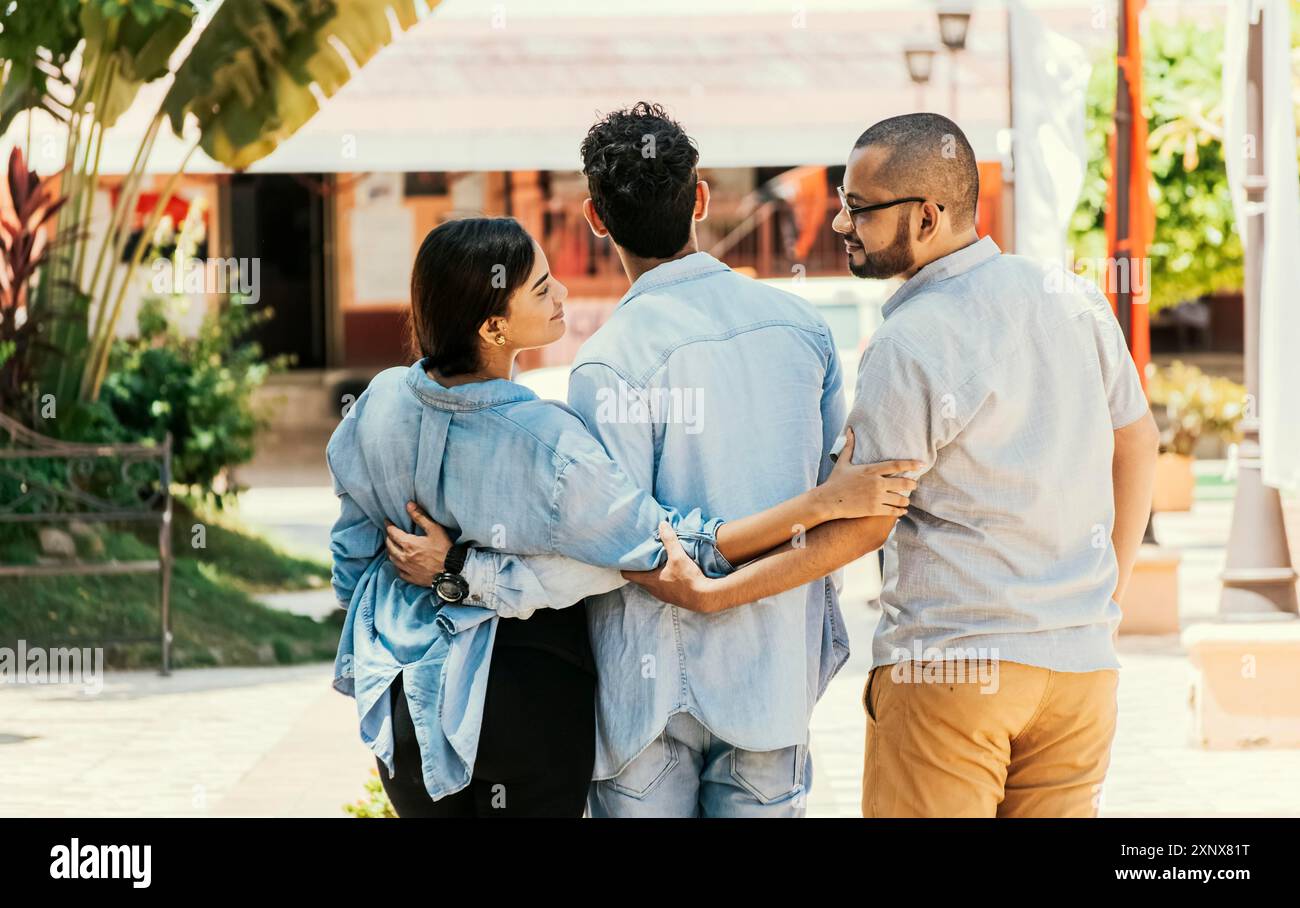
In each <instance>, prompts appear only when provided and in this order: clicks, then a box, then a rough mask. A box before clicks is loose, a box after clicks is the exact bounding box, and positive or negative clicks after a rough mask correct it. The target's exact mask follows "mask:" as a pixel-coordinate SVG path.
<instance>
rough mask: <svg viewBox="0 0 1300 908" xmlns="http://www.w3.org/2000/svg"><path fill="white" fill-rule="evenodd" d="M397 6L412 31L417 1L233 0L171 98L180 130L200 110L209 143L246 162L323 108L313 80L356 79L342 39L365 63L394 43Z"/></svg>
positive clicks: (334, 85)
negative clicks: (343, 51) (342, 49)
mask: <svg viewBox="0 0 1300 908" xmlns="http://www.w3.org/2000/svg"><path fill="white" fill-rule="evenodd" d="M425 5H426V6H428V7H430V8H432V7H433V6H436V5H437V0H426V4H425ZM390 11H391V12H392V14H393V16H394V18H395V19H396V20H397V24H398V26H399V27H400V28H401V29H403V30H405V29H407V28H410V27H411V26H412V25H414V24H415V22H416V20H417V18H418V16H417V14H416V8H415V0H225V2H224V3H223V4H222V6H221V8H220V9H218V10H217V12H216V13H215V14H214V15H213V17H212V20H211V21H210V22H209V23H208V25H207V27H206V28H205V29H204V30H203V34H201V35H200V36H199V38H198V40H197V41H196V42H195V44H194V47H193V49H192V50H191V51H190V54H189V56H188V57H187V58H186V59H185V62H184V63H182V64H181V65H180V67H179V68H178V69H177V71H176V78H175V81H174V82H173V83H172V87H171V90H170V91H169V92H168V93H167V97H166V98H165V99H164V100H163V111H164V112H165V113H166V114H167V116H168V117H169V118H170V121H171V127H172V130H173V131H174V132H175V133H176V134H177V135H178V136H179V135H181V134H182V130H183V128H184V125H185V118H186V116H187V115H188V114H193V115H194V116H195V117H196V118H197V120H198V123H199V127H200V129H201V136H202V137H201V140H200V146H201V147H202V148H203V150H204V151H205V152H207V154H208V155H209V156H210V157H212V158H213V159H215V160H217V161H220V162H221V163H223V164H225V165H226V166H228V167H231V168H234V169H236V170H243V169H244V168H246V167H248V166H249V165H250V164H252V163H254V162H255V161H258V160H260V159H261V158H263V157H265V156H266V155H268V154H270V153H271V152H272V151H274V150H275V148H276V146H278V145H279V144H280V143H281V142H283V141H284V140H285V139H287V138H289V136H291V135H293V134H294V133H295V132H297V131H298V129H299V128H301V127H302V125H303V124H305V123H306V122H307V121H308V120H310V119H311V118H312V116H314V115H315V113H316V111H317V109H318V107H319V105H318V104H317V101H316V95H315V93H314V92H313V90H312V86H313V85H315V86H316V87H317V88H318V89H319V91H320V93H321V94H323V95H324V96H325V97H327V98H328V97H331V96H332V95H333V94H334V93H335V92H336V91H338V90H339V89H340V88H342V87H343V85H345V84H346V83H347V81H348V79H349V78H350V77H351V75H352V71H351V69H350V68H349V65H348V61H347V60H346V58H345V57H344V56H343V55H341V54H340V53H339V51H338V50H337V49H336V48H335V46H334V42H339V43H341V44H342V45H343V46H344V47H346V48H347V52H348V55H349V56H351V58H352V60H353V61H354V62H355V63H356V65H357V66H364V65H365V64H366V63H367V62H368V61H369V60H370V58H371V57H373V56H374V55H375V54H376V53H378V52H379V51H380V50H381V49H382V48H384V47H385V46H387V45H388V44H389V43H391V42H392V40H393V37H394V35H393V32H392V29H391V27H390V23H389V12H390Z"/></svg>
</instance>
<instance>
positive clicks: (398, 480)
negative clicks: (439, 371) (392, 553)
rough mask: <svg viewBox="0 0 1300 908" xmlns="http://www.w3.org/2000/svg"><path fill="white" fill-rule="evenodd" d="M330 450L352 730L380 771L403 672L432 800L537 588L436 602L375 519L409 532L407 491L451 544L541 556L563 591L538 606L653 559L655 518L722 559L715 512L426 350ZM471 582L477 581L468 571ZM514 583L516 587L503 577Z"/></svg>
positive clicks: (576, 424)
mask: <svg viewBox="0 0 1300 908" xmlns="http://www.w3.org/2000/svg"><path fill="white" fill-rule="evenodd" d="M328 459H329V465H330V472H331V473H332V475H333V477H334V489H335V492H336V494H337V495H338V496H339V501H340V515H339V519H338V521H337V522H336V523H335V525H334V529H333V532H332V535H331V542H330V549H331V552H332V553H333V556H334V572H333V585H334V590H335V594H336V595H337V597H338V600H339V604H340V605H341V606H342V607H344V608H346V609H347V618H346V620H345V623H344V627H343V634H342V638H341V640H340V641H339V650H338V657H337V659H336V661H335V670H334V674H335V680H334V686H335V687H336V688H337V689H338V690H340V691H342V692H343V693H345V694H348V695H349V696H353V697H355V698H356V701H357V714H358V716H359V718H360V722H361V737H362V739H363V740H364V741H365V742H366V744H367V745H368V746H369V747H370V748H371V749H372V750H373V751H374V752H375V754H376V755H377V756H379V757H380V758H381V759H382V760H383V761H384V763H385V764H386V765H387V766H388V769H389V772H390V773H391V772H392V771H393V733H392V722H391V711H390V698H389V696H388V689H389V687H390V685H391V684H392V682H393V679H394V678H395V677H396V676H397V674H398V672H401V673H402V678H403V685H404V688H405V695H406V699H407V703H408V705H409V706H410V711H411V718H412V720H413V722H414V724H415V731H416V737H417V739H418V740H419V742H420V753H421V756H422V758H423V769H424V783H425V787H426V788H427V789H428V791H429V794H430V795H432V796H433V797H434V798H439V797H442V796H445V795H448V794H451V793H453V792H455V791H458V790H460V789H461V788H463V787H464V786H465V785H467V784H468V783H469V780H470V778H471V775H472V773H473V767H474V759H475V756H476V755H477V753H478V741H479V728H480V726H481V724H482V719H483V700H484V695H485V694H486V691H487V678H488V671H489V667H490V665H491V656H492V646H493V641H494V639H495V636H496V626H497V621H498V619H500V620H510V621H518V620H525V619H526V618H527V617H528V615H530V614H531V613H532V608H531V607H527V606H525V605H522V603H525V602H526V601H529V600H532V601H534V602H535V601H536V599H537V593H536V590H535V589H534V588H532V587H529V586H528V585H527V584H528V583H535V582H536V581H535V580H533V578H532V575H531V574H529V573H526V572H514V573H512V572H509V571H505V572H501V573H499V574H497V575H496V576H494V589H495V593H496V596H497V597H498V599H499V600H500V601H498V602H496V603H494V606H495V607H494V608H485V607H483V605H482V604H481V600H479V601H478V602H476V601H475V600H473V599H471V600H468V601H467V602H466V603H463V604H458V605H443V604H441V603H440V601H439V600H437V599H436V597H435V596H434V595H433V593H432V591H431V590H429V589H428V588H426V587H415V586H411V585H410V584H408V583H406V582H404V581H403V580H401V578H399V577H398V576H397V572H396V570H395V569H394V568H393V566H392V563H391V562H390V561H389V560H388V554H387V551H386V550H385V548H384V521H385V520H386V519H387V520H390V521H392V522H393V523H394V524H396V525H397V526H399V527H402V528H403V529H405V530H406V531H408V532H411V531H412V526H411V520H410V517H409V515H408V514H407V513H406V503H407V502H408V501H416V502H418V503H419V504H420V506H421V507H423V508H424V510H425V511H426V512H427V513H428V514H429V515H430V516H431V517H432V518H433V519H434V520H436V521H437V522H438V523H440V524H442V525H443V526H444V527H446V528H447V529H448V532H449V533H450V534H451V536H452V538H454V539H456V540H457V541H459V542H464V543H468V544H471V545H474V546H482V547H491V546H497V547H505V548H508V549H509V550H510V551H512V552H520V553H525V554H530V555H536V556H538V557H540V558H543V559H550V560H551V564H552V567H553V569H563V570H564V572H565V574H566V576H567V577H568V578H569V579H570V582H571V591H572V595H571V596H570V598H566V599H555V600H553V601H551V602H549V603H547V604H548V605H549V606H551V607H554V608H562V607H565V606H569V605H573V604H574V603H576V602H578V601H579V600H581V599H582V598H583V597H584V596H586V595H589V594H593V593H601V592H605V591H607V590H610V589H613V588H615V587H617V586H620V585H622V584H623V578H622V576H621V575H620V574H619V570H621V569H626V570H648V569H650V568H653V567H656V566H658V564H659V563H660V562H661V561H662V558H663V546H662V544H661V543H660V542H659V540H658V539H657V538H656V532H657V530H658V526H659V522H660V521H661V520H664V519H667V520H669V521H670V522H671V523H672V524H673V526H674V528H675V529H676V531H677V533H678V534H679V536H681V537H682V540H683V543H684V545H685V547H686V549H687V551H688V552H689V553H690V554H691V556H692V557H693V558H695V560H696V561H697V562H698V563H699V564H700V566H701V567H702V568H703V569H704V570H705V571H706V572H707V573H709V574H710V575H712V576H718V575H720V574H722V573H725V572H726V571H729V570H730V565H728V564H727V563H726V560H725V559H723V557H722V555H721V554H720V553H719V552H718V551H717V547H716V533H717V528H718V526H719V524H720V523H721V520H720V519H718V518H712V519H707V518H705V517H704V516H703V515H702V514H701V513H700V511H699V510H691V511H690V512H688V513H685V514H679V513H678V512H677V511H675V510H672V509H668V510H666V511H665V510H664V509H661V508H660V507H659V505H658V504H657V503H656V502H655V500H654V499H653V498H651V497H650V495H649V494H648V493H647V492H645V491H643V488H646V487H647V486H642V485H638V484H635V483H633V482H632V481H631V480H630V479H629V478H628V477H627V476H626V475H625V474H624V473H622V472H621V471H620V470H619V469H618V468H617V467H616V466H615V465H614V463H613V462H612V461H611V460H610V459H609V457H608V455H607V454H606V453H605V450H604V449H603V448H602V447H601V445H600V443H599V442H598V441H597V440H596V439H594V438H593V437H592V436H591V434H590V433H589V432H588V431H587V429H586V427H585V426H584V425H583V423H582V420H581V419H579V418H578V417H577V416H576V415H575V414H574V413H573V412H572V411H571V410H569V408H568V407H566V406H565V405H564V404H562V403H556V402H554V401H542V400H538V399H537V396H536V395H535V394H534V393H533V392H532V391H530V390H528V389H527V388H525V387H523V386H522V385H518V384H515V383H513V382H509V381H503V380H493V381H485V382H476V383H471V384H464V385H459V386H456V387H451V388H444V387H443V386H441V385H440V384H438V383H437V382H435V381H433V380H432V379H431V378H429V376H428V375H427V374H426V373H425V371H424V368H423V363H415V364H414V365H412V366H410V367H409V368H396V369H388V370H386V371H384V372H381V373H380V374H379V375H378V376H376V377H375V379H374V380H373V381H372V382H371V383H370V386H369V387H368V388H367V389H366V391H365V393H363V394H362V395H361V397H360V398H359V399H358V400H357V401H356V403H355V404H353V405H352V407H351V409H350V410H349V411H348V413H347V416H346V417H345V418H344V419H343V421H342V422H341V423H340V425H339V427H338V428H337V429H336V430H335V432H334V435H333V437H332V438H331V439H330V442H329V448H328ZM489 554H490V552H489ZM482 557H483V555H482V554H481V555H480V559H481V558H482ZM571 559H580V561H574V560H571ZM469 579H470V581H471V583H477V580H476V578H475V576H474V574H473V573H472V572H471V573H470V575H469ZM516 580H518V581H519V582H521V583H523V584H524V586H522V587H520V588H515V587H512V583H514V582H515V581H516ZM511 601H513V602H515V603H519V604H520V605H519V607H515V608H511V607H510V606H509V605H508V604H507V603H508V602H511Z"/></svg>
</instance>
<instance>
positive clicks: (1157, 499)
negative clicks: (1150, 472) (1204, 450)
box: [1151, 452, 1196, 511]
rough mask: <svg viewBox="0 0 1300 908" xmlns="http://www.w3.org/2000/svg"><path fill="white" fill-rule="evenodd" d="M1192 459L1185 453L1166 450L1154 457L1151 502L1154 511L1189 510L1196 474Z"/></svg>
mask: <svg viewBox="0 0 1300 908" xmlns="http://www.w3.org/2000/svg"><path fill="white" fill-rule="evenodd" d="M1192 463H1193V459H1192V458H1191V457H1188V456H1187V455H1186V454H1173V453H1169V452H1166V453H1164V454H1161V455H1160V456H1159V457H1158V458H1156V488H1155V495H1154V497H1153V500H1152V502H1151V508H1152V510H1155V511H1190V510H1191V509H1192V491H1193V490H1194V489H1195V488H1196V476H1195V474H1194V473H1193V472H1192Z"/></svg>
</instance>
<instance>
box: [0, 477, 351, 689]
mask: <svg viewBox="0 0 1300 908" xmlns="http://www.w3.org/2000/svg"><path fill="white" fill-rule="evenodd" d="M51 525H52V526H56V527H59V528H61V529H62V528H65V527H64V525H62V524H58V523H55V524H51ZM172 526H173V536H174V542H173V552H174V553H175V560H174V563H173V568H172V585H171V608H172V631H173V633H174V635H175V638H174V642H173V646H172V664H173V666H175V667H178V668H180V667H194V666H204V665H250V664H251V665H257V664H286V663H295V662H307V661H319V660H327V659H332V658H333V657H334V653H335V649H336V647H337V645H338V635H339V628H340V627H341V625H342V612H339V613H338V616H337V618H336V619H334V620H327V621H324V622H318V621H314V620H312V619H310V618H305V617H301V616H298V615H290V614H287V613H284V612H278V611H275V610H273V609H269V608H267V607H266V606H264V605H262V604H260V603H258V602H257V601H256V600H255V599H254V596H255V595H256V594H258V593H262V592H268V591H272V590H277V591H278V590H301V589H314V588H324V587H326V586H328V584H329V566H328V565H327V564H325V563H324V562H320V561H315V560H312V559H308V558H302V557H299V556H296V555H291V554H288V553H285V552H283V551H281V550H280V549H278V548H277V547H275V546H274V545H273V544H271V543H270V542H268V541H267V540H265V539H263V538H261V537H260V536H258V535H256V534H255V533H252V532H250V531H249V530H247V529H246V528H244V527H241V526H240V525H238V524H237V523H235V522H234V521H232V520H231V519H230V518H229V517H226V516H223V515H217V514H214V513H211V512H207V511H203V510H199V511H197V512H196V511H195V510H192V509H191V508H189V507H188V506H186V505H183V504H182V503H181V502H177V503H176V508H175V513H174V518H173V524H172ZM196 526H197V527H199V528H201V529H200V530H198V531H196V529H195V528H196ZM93 529H94V530H95V531H96V533H95V536H94V538H91V537H86V536H77V537H75V539H76V542H77V547H78V556H79V557H80V558H82V559H83V560H87V561H92V560H102V559H110V558H111V559H118V560H124V561H125V560H145V559H152V558H155V557H156V554H157V547H156V539H157V537H156V531H154V530H152V529H151V528H148V527H145V528H135V527H126V526H123V525H120V524H119V525H114V526H108V525H96V526H94V527H93ZM4 533H5V535H4V537H3V538H0V563H5V564H23V563H35V561H36V559H37V556H38V555H39V553H40V552H39V545H38V544H37V541H36V533H35V530H33V529H31V528H15V527H13V526H8V527H5V528H4ZM195 542H201V543H202V544H203V545H202V546H201V547H196V546H195V544H194V543H195ZM158 603H159V599H158V577H157V575H156V574H138V575H121V576H101V575H87V576H65V577H22V578H12V577H6V578H0V645H5V646H12V645H14V644H15V643H16V642H17V641H18V640H20V639H21V640H26V641H27V643H28V645H29V646H38V645H39V646H50V645H64V646H89V645H98V644H100V643H101V642H103V641H106V640H109V639H116V638H124V637H145V638H152V639H153V641H154V642H144V643H129V644H119V645H107V644H105V652H104V655H105V662H106V663H107V664H109V665H111V666H113V667H118V668H130V667H143V666H156V665H158V664H159V663H160V661H161V646H160V644H159V643H158V642H156V641H157V638H158V635H159V605H158Z"/></svg>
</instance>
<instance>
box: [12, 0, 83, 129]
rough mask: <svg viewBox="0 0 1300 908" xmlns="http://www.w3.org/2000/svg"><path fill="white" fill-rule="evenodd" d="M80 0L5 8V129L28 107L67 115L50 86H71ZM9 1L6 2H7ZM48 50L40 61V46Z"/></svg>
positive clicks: (78, 36) (78, 38) (43, 1)
mask: <svg viewBox="0 0 1300 908" xmlns="http://www.w3.org/2000/svg"><path fill="white" fill-rule="evenodd" d="M79 3H80V0H37V2H35V3H32V2H26V3H18V4H16V5H13V6H12V7H10V8H6V9H5V10H4V12H3V13H2V14H0V26H2V27H0V61H8V64H9V66H8V71H7V72H5V73H4V74H3V76H0V78H3V80H4V84H3V86H0V135H3V134H4V133H5V132H7V131H8V129H9V126H10V124H11V123H13V120H14V117H16V116H18V114H20V113H22V112H23V111H24V110H34V109H37V108H39V109H41V110H45V111H48V112H49V113H50V115H51V116H53V117H54V118H55V119H58V120H62V119H63V118H64V117H65V115H66V114H65V111H64V110H63V105H62V104H60V103H59V102H58V101H57V100H56V99H55V98H54V96H53V94H52V93H51V91H50V87H51V85H52V84H59V85H62V86H65V87H66V86H67V85H69V84H70V83H69V82H68V81H67V79H66V77H64V76H63V67H65V66H66V65H67V64H68V61H69V59H71V57H72V54H73V52H74V51H75V50H76V49H77V44H78V43H79V42H80V41H81V33H80V31H79V30H78V28H77V7H78V4H79ZM6 5H7V4H6ZM38 50H39V51H43V52H44V54H45V57H44V61H45V62H44V63H43V64H42V65H38V64H37V59H38V55H37V52H38Z"/></svg>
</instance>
